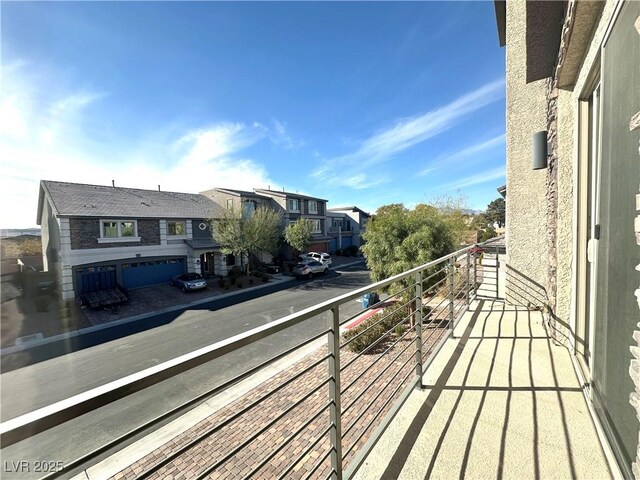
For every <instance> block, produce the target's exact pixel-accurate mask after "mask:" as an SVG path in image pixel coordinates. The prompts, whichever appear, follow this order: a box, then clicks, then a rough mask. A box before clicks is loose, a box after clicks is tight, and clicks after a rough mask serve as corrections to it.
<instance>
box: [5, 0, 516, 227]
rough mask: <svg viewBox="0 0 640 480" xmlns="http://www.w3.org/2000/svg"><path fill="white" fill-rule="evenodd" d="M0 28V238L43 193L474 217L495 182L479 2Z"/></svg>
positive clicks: (499, 61) (18, 20) (495, 127)
mask: <svg viewBox="0 0 640 480" xmlns="http://www.w3.org/2000/svg"><path fill="white" fill-rule="evenodd" d="M1 21H2V25H1V27H2V29H1V35H2V37H1V44H2V89H1V91H0V158H1V159H2V160H1V168H2V182H3V184H2V188H0V190H1V192H0V202H2V205H3V208H2V220H1V223H0V226H2V227H4V228H7V227H9V228H10V227H17V228H26V227H30V226H34V225H35V217H36V204H37V193H38V182H39V180H40V179H49V180H65V181H73V182H82V183H95V184H103V185H110V184H111V180H112V179H114V180H115V182H116V185H118V186H123V187H137V188H149V189H155V188H157V185H158V184H160V185H161V186H162V189H163V190H173V191H186V192H198V191H202V190H205V189H209V188H212V187H216V186H226V187H235V188H243V189H250V188H252V187H259V188H264V187H267V186H271V187H272V188H274V189H281V188H283V187H284V188H286V189H287V190H291V191H300V192H301V193H306V194H310V195H315V196H319V197H322V198H326V199H328V200H329V201H330V205H329V206H330V207H331V206H341V205H357V206H359V207H360V208H363V209H364V210H368V211H375V209H376V208H377V207H379V206H381V205H385V204H389V203H400V202H402V203H404V204H405V205H407V206H409V207H412V206H413V205H415V204H416V203H420V202H428V201H430V200H433V199H434V198H436V197H438V196H442V195H447V194H453V195H457V194H462V195H464V196H465V197H466V198H467V201H468V204H469V206H470V207H471V208H475V209H483V208H484V207H485V206H486V205H487V203H489V201H491V200H493V199H494V198H496V197H497V196H498V194H497V192H496V188H497V187H498V186H500V185H502V184H504V183H505V180H504V164H505V143H504V128H505V125H504V116H505V114H504V112H505V104H504V101H505V100H504V93H505V86H504V50H503V49H501V48H500V47H499V46H498V39H497V31H496V24H495V18H494V10H493V3H492V2H407V3H398V2H394V3H382V2H375V3H368V2H354V3H344V2H323V3H310V2H283V3H276V2H264V3H248V2H230V3H221V2H194V3H177V2H163V3H160V2H157V3H156V2H141V3H132V2H112V3H108V2H100V3H88V2H65V3H51V2H44V3H33V2H29V3H18V2H15V3H14V2H11V3H6V2H3V4H2V18H1ZM7 205H12V208H6V207H5V206H7Z"/></svg>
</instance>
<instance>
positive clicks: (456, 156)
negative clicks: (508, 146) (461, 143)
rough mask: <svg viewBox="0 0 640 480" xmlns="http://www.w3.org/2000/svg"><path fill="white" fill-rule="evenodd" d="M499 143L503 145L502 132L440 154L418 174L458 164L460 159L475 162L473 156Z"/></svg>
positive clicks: (479, 154)
mask: <svg viewBox="0 0 640 480" xmlns="http://www.w3.org/2000/svg"><path fill="white" fill-rule="evenodd" d="M501 145H504V134H502V135H498V136H497V137H493V138H490V139H489V140H484V141H482V142H480V143H476V144H474V145H470V146H468V147H465V148H463V149H462V150H458V151H457V152H454V153H449V154H446V155H441V156H439V157H438V158H436V159H435V160H434V161H433V162H431V163H429V165H428V166H427V167H426V168H425V169H423V170H422V171H421V172H420V173H419V174H418V175H421V176H424V175H427V174H428V173H431V172H433V171H434V170H437V169H439V168H442V167H454V166H458V165H459V164H460V163H461V161H462V160H467V159H472V160H471V162H470V163H472V164H473V163H477V162H474V160H473V158H474V157H475V158H477V157H479V156H481V155H482V154H483V153H485V152H487V151H491V150H493V149H494V148H496V147H498V146H501ZM456 164H457V165H456Z"/></svg>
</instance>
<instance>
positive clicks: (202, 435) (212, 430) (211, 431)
mask: <svg viewBox="0 0 640 480" xmlns="http://www.w3.org/2000/svg"><path fill="white" fill-rule="evenodd" d="M329 357H330V355H325V356H324V357H322V358H321V359H319V360H317V361H316V362H314V363H313V364H311V365H310V366H309V367H307V368H305V369H304V370H302V371H300V372H298V373H297V374H295V375H294V376H293V377H291V378H289V379H287V380H286V381H285V382H283V383H281V384H280V385H278V386H277V387H276V388H274V389H273V390H271V391H270V392H268V393H266V394H265V395H264V396H262V397H260V398H258V399H256V400H254V401H253V402H251V403H249V404H248V405H246V406H245V407H243V408H242V409H241V410H240V411H239V412H236V413H234V414H233V415H231V416H229V417H228V418H226V419H225V420H223V421H222V422H221V423H219V424H217V425H215V426H214V427H213V428H210V429H207V430H205V431H203V432H201V433H200V434H199V435H198V436H197V437H195V438H193V439H192V440H190V441H189V442H187V443H186V444H185V445H183V446H182V447H180V448H179V449H178V450H176V451H174V452H171V453H170V454H169V455H167V457H166V458H164V459H162V461H160V462H159V463H157V464H155V465H153V466H152V467H151V468H150V469H149V470H147V471H145V472H143V473H141V474H140V476H139V477H138V479H139V480H140V479H144V478H148V477H149V475H151V474H152V473H154V472H156V471H157V470H159V469H160V468H162V467H163V466H164V465H166V464H167V463H169V462H171V461H172V460H173V459H175V458H177V457H179V456H180V455H182V454H183V453H184V452H186V451H187V450H189V449H190V448H192V447H194V446H195V445H197V444H198V443H200V442H202V441H203V440H204V439H205V438H207V437H210V436H211V435H213V434H214V433H215V432H217V431H218V430H220V429H221V428H224V427H225V426H226V425H228V424H229V423H231V422H232V421H234V420H235V419H236V418H238V417H239V416H241V415H242V414H244V413H246V412H248V411H249V410H251V409H252V408H253V407H255V406H256V405H258V404H259V403H260V402H263V401H264V400H266V399H267V398H270V397H271V396H273V395H275V394H276V393H278V392H279V391H280V390H282V389H283V388H285V387H287V386H288V385H290V384H291V383H293V382H294V381H296V380H297V379H299V378H300V377H302V376H303V375H306V374H307V373H308V372H309V370H312V369H313V368H315V367H317V366H318V365H321V364H322V363H323V362H325V361H326V360H327V359H328V358H329ZM328 381H329V380H328V379H327V380H325V382H324V383H323V384H326V383H327V382H328ZM323 384H321V385H323Z"/></svg>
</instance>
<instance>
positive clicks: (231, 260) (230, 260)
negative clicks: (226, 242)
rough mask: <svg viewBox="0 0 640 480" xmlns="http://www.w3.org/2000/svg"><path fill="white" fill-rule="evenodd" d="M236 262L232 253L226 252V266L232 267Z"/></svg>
mask: <svg viewBox="0 0 640 480" xmlns="http://www.w3.org/2000/svg"><path fill="white" fill-rule="evenodd" d="M235 264H236V257H235V255H233V254H232V253H228V254H227V267H233V266H234V265H235Z"/></svg>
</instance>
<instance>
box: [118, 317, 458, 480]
mask: <svg viewBox="0 0 640 480" xmlns="http://www.w3.org/2000/svg"><path fill="white" fill-rule="evenodd" d="M446 327H447V326H446V325H445V322H437V321H432V322H431V323H430V324H425V325H424V330H423V339H424V340H423V341H424V342H425V347H424V350H423V352H425V353H426V354H428V353H429V352H430V351H431V350H432V349H433V347H434V346H435V345H436V344H437V342H438V340H439V339H440V338H442V336H443V335H445V333H446ZM395 340H397V338H393V340H392V341H388V342H387V344H386V345H384V346H381V347H380V348H378V351H377V352H376V353H374V354H365V355H361V356H359V357H358V356H357V355H356V354H354V353H353V352H351V351H349V350H348V349H347V348H342V349H341V364H342V371H341V386H342V388H341V390H342V392H343V395H342V412H343V414H342V429H343V430H342V431H343V444H342V445H343V456H344V460H345V462H344V464H345V465H348V463H349V461H350V460H352V459H353V457H354V455H355V453H356V452H357V451H358V449H359V448H360V447H361V446H362V445H363V444H364V443H365V442H366V440H367V439H368V437H369V435H370V434H371V432H372V431H373V430H374V429H375V427H376V426H377V425H378V424H379V423H380V421H381V420H382V419H383V418H384V416H385V414H386V413H387V412H388V411H389V409H390V408H391V407H392V406H393V404H394V400H395V399H396V398H397V397H398V396H399V395H400V394H401V392H402V391H403V390H404V388H403V387H404V386H405V385H408V384H409V383H410V382H413V381H414V380H415V377H414V375H413V374H412V372H413V371H414V370H415V365H414V361H413V360H412V358H413V357H414V356H415V349H414V345H415V335H414V334H413V333H409V334H407V335H406V337H405V338H403V339H401V340H398V341H397V343H396V344H395V345H392V343H393V342H394V341H395ZM326 357H327V348H326V347H322V348H320V349H318V350H317V351H315V352H314V353H313V354H312V355H310V356H308V357H306V358H305V360H304V361H302V362H298V363H297V364H295V365H293V366H292V367H290V368H288V369H286V370H284V371H282V372H280V373H279V374H278V375H276V376H275V377H273V378H271V379H270V380H268V381H266V382H264V383H263V384H262V385H261V386H260V387H258V388H256V389H254V390H252V391H251V392H250V393H249V394H247V395H245V396H243V397H242V398H240V399H238V400H236V401H235V402H233V403H231V404H229V405H228V406H226V407H224V408H223V409H221V410H219V411H218V412H216V413H215V414H213V415H211V416H210V417H208V418H206V419H205V420H203V421H201V422H200V423H199V424H197V425H195V426H194V427H192V428H191V429H189V430H187V431H186V432H184V433H183V434H181V435H179V436H178V437H176V438H174V439H173V440H172V441H170V442H168V443H167V444H165V445H164V446H163V447H161V448H159V449H158V450H156V451H154V452H152V453H151V454H149V455H147V456H146V457H144V458H142V459H141V460H139V461H138V462H136V463H134V464H133V465H131V466H129V467H128V468H126V469H125V470H123V471H122V472H120V473H118V474H117V475H115V476H114V477H113V478H114V479H121V478H125V479H130V478H137V477H138V476H140V475H141V474H142V473H143V472H146V471H148V470H149V469H152V468H153V467H154V466H155V465H159V464H160V463H161V462H162V461H163V460H165V459H166V458H167V456H168V455H169V454H170V453H171V452H175V451H177V450H179V449H180V448H182V447H183V446H185V445H186V444H187V443H188V442H189V441H191V440H193V439H196V438H197V437H198V436H199V435H202V434H204V433H205V432H208V431H210V430H212V429H213V432H212V433H211V434H208V435H206V436H204V437H203V439H202V441H200V442H199V443H197V444H195V445H193V446H191V447H190V448H188V449H186V451H184V453H182V454H181V455H179V456H177V457H176V458H174V459H172V460H171V461H169V462H168V463H166V465H163V466H162V467H161V468H159V469H157V470H156V471H154V473H153V474H152V475H150V477H149V478H154V479H176V480H177V479H188V478H194V477H196V476H197V475H199V474H201V473H203V472H205V471H206V472H208V473H207V476H206V478H245V477H251V478H264V479H271V478H279V477H283V478H296V479H297V478H325V477H326V476H327V475H328V474H329V473H330V468H331V467H330V456H329V454H330V445H329V434H328V428H329V425H330V421H329V408H328V406H329V396H328V388H329V386H328V384H327V383H326V382H327V380H328V360H327V359H326ZM314 364H315V366H314ZM307 369H308V371H306V372H305V370H307ZM296 375H299V377H298V378H296V379H295V380H293V381H291V383H289V384H288V385H286V386H284V387H283V388H281V389H280V390H278V391H277V392H275V393H273V392H274V389H276V388H278V386H280V385H282V384H283V383H285V382H287V381H288V380H291V379H293V378H294V377H296ZM377 377H380V378H377ZM307 395H308V398H306V399H305V400H303V401H301V399H304V398H305V396H307ZM254 403H255V405H253V404H254ZM244 409H246V411H245V412H244V413H243V414H242V415H240V416H238V417H237V418H232V416H233V415H234V414H236V412H239V411H241V410H244ZM287 409H291V410H289V411H288V412H286V410H287ZM285 412H286V413H285ZM280 415H282V418H280V419H279V420H278V417H280ZM298 429H300V430H301V431H300V432H299V433H298V434H296V431H297V430H298ZM253 436H256V438H255V439H253V440H252V437H253Z"/></svg>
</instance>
